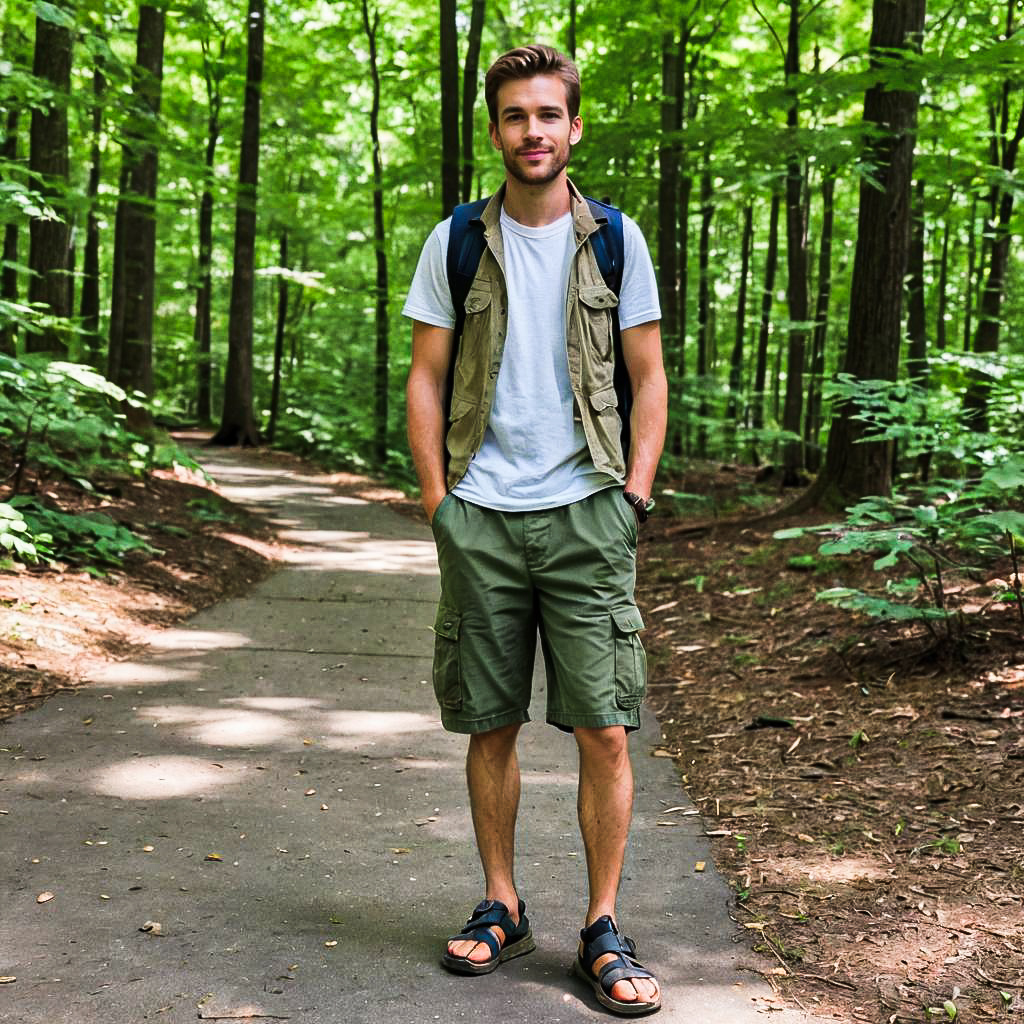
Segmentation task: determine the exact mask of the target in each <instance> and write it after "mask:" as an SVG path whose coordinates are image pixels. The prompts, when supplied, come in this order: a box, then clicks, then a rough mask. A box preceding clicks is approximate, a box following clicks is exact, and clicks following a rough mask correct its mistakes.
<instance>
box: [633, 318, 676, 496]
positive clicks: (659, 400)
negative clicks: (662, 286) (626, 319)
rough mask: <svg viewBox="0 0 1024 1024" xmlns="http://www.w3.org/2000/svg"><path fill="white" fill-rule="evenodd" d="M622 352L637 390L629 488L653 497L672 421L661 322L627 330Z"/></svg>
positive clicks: (636, 492)
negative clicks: (670, 421) (659, 462)
mask: <svg viewBox="0 0 1024 1024" xmlns="http://www.w3.org/2000/svg"><path fill="white" fill-rule="evenodd" d="M622 355H623V358H624V360H625V363H626V369H627V370H628V371H629V383H630V387H631V389H632V392H633V408H632V411H631V412H630V429H629V438H630V441H629V465H628V466H627V467H626V487H625V489H626V490H627V491H632V492H633V493H634V494H639V495H640V497H642V498H649V497H650V496H651V487H652V485H653V484H654V474H655V471H656V470H657V468H658V459H659V458H660V457H661V449H662V447H663V445H664V444H665V428H666V424H667V422H668V381H667V380H666V378H665V367H664V364H663V362H662V357H661V322H660V321H658V320H651V321H649V322H648V323H645V324H637V325H636V326H635V327H629V328H627V329H626V330H624V331H623V332H622Z"/></svg>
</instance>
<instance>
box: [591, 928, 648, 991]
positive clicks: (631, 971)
mask: <svg viewBox="0 0 1024 1024" xmlns="http://www.w3.org/2000/svg"><path fill="white" fill-rule="evenodd" d="M591 929H593V930H595V931H597V934H596V935H595V934H592V933H591V934H590V935H589V936H588V933H590V932H591ZM580 939H581V941H582V942H583V952H582V953H581V956H580V959H581V960H582V961H583V964H584V966H585V967H586V969H587V972H588V973H589V974H593V972H594V964H595V963H596V962H597V960H599V959H600V958H601V957H602V956H605V955H607V954H609V953H614V954H615V959H614V960H609V961H608V963H606V964H605V965H604V966H603V967H602V968H601V970H600V971H599V972H598V975H597V980H598V982H599V983H600V985H601V988H602V989H604V991H605V993H606V994H607V995H609V996H610V995H611V990H612V987H613V986H614V985H615V983H616V982H619V981H632V980H634V979H639V978H651V979H652V980H654V975H653V974H652V973H651V972H650V971H649V970H647V968H646V967H644V966H643V964H641V963H640V961H639V960H637V958H636V943H635V942H633V940H632V939H631V938H629V937H628V936H625V935H619V932H618V929H617V928H616V927H615V922H614V921H612V919H611V918H610V917H608V916H607V915H606V916H604V917H601V918H598V920H597V921H595V922H594V923H593V924H592V925H591V926H590V927H589V928H584V929H583V930H582V931H581V932H580Z"/></svg>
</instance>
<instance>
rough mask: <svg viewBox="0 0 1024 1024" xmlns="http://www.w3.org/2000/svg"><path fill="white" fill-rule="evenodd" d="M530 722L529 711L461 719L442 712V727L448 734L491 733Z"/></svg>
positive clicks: (453, 714)
mask: <svg viewBox="0 0 1024 1024" xmlns="http://www.w3.org/2000/svg"><path fill="white" fill-rule="evenodd" d="M529 720H530V714H529V712H528V711H518V710H517V711H506V712H504V713H503V714H500V715H491V716H490V717H488V718H470V719H465V718H459V716H458V715H457V714H455V713H451V714H446V713H445V712H444V711H442V712H441V725H442V726H444V729H445V731H446V732H458V733H463V734H467V735H472V734H473V733H479V732H491V731H492V730H494V729H500V728H502V726H505V725H515V724H519V725H522V724H524V723H525V722H528V721H529Z"/></svg>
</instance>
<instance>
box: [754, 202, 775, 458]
mask: <svg viewBox="0 0 1024 1024" xmlns="http://www.w3.org/2000/svg"><path fill="white" fill-rule="evenodd" d="M781 206H782V196H781V195H780V194H779V193H778V192H773V193H772V202H771V208H770V210H769V213H768V250H767V252H766V253H765V259H764V288H763V289H762V291H761V318H760V324H759V327H758V332H757V360H756V362H755V365H754V389H753V392H752V393H751V396H750V403H751V416H750V425H751V426H752V427H753V429H754V431H755V432H756V431H760V430H763V429H764V387H765V382H766V380H767V378H768V340H769V338H770V336H771V330H772V303H773V302H774V301H775V274H776V271H777V270H778V266H779V208H780V207H781ZM759 445H760V439H759V438H758V437H756V436H755V437H754V439H753V442H752V444H751V455H752V458H753V462H754V465H755V466H756V465H758V464H759V463H760V458H759V456H758V447H759Z"/></svg>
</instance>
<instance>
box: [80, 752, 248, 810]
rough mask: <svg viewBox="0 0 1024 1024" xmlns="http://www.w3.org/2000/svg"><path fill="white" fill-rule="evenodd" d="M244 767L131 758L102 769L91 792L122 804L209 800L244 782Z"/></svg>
mask: <svg viewBox="0 0 1024 1024" xmlns="http://www.w3.org/2000/svg"><path fill="white" fill-rule="evenodd" d="M245 777H246V768H245V766H244V765H241V764H219V765H214V764H211V763H210V762H209V761H206V760H204V759H203V758H200V757H181V756H173V757H132V758H129V759H128V760H126V761H118V762H117V763H115V764H112V765H110V766H108V767H106V768H103V769H101V770H100V771H99V772H98V773H97V775H96V777H95V778H94V779H93V780H92V782H91V786H90V788H91V789H92V790H93V792H95V793H99V794H100V795H101V796H113V797H118V798H120V799H122V800H167V799H171V798H173V797H183V796H194V795H197V794H202V795H204V796H208V795H209V794H210V792H211V790H213V789H216V788H217V787H219V786H227V785H236V784H237V783H239V782H242V781H244V779H245Z"/></svg>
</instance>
